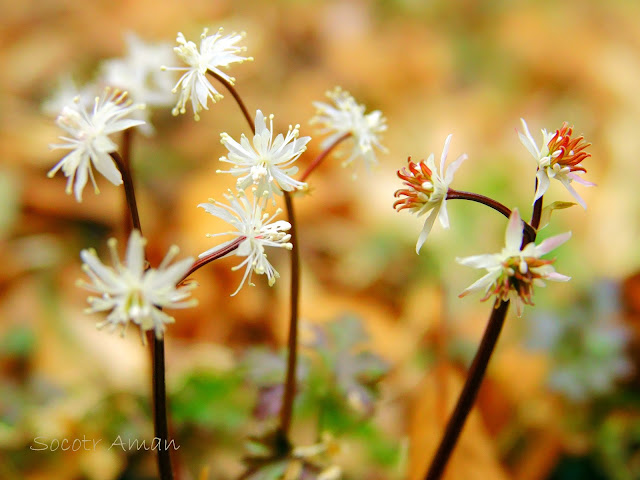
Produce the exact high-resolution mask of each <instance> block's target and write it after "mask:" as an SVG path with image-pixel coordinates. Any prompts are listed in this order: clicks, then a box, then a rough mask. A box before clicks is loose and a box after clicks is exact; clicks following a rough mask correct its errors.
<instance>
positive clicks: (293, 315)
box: [208, 70, 300, 444]
mask: <svg viewBox="0 0 640 480" xmlns="http://www.w3.org/2000/svg"><path fill="white" fill-rule="evenodd" d="M208 73H209V74H210V75H211V76H212V77H213V78H215V79H216V80H218V81H219V82H220V83H222V84H223V85H224V87H225V88H226V89H227V90H228V91H229V93H231V95H233V98H234V99H235V100H236V103H237V104H238V106H239V107H240V110H242V114H243V115H244V117H245V119H246V120H247V123H248V124H249V127H250V128H251V131H252V132H253V133H254V134H255V133H256V126H255V123H254V122H253V117H252V116H251V115H250V114H249V111H248V110H247V107H246V106H245V104H244V102H243V101H242V98H241V97H240V95H239V94H238V92H237V91H236V89H235V88H234V86H233V85H231V83H229V82H228V81H227V80H225V79H224V78H222V77H221V76H220V75H218V74H217V73H215V72H212V71H211V70H208ZM283 193H284V200H285V203H286V206H287V216H288V218H289V223H290V224H291V230H290V231H289V232H290V234H291V243H292V244H293V249H292V251H291V312H290V317H289V339H288V341H287V350H288V357H287V373H286V378H285V386H284V396H283V400H282V408H281V410H280V427H279V429H278V435H279V436H280V437H281V440H282V441H283V442H286V443H287V444H289V442H288V436H289V429H290V428H291V416H292V414H293V400H294V397H295V390H296V368H297V362H298V304H299V296H300V254H299V250H300V246H299V245H298V234H297V229H296V220H295V213H294V210H293V199H292V197H291V194H290V193H289V192H283Z"/></svg>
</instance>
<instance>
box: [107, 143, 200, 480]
mask: <svg viewBox="0 0 640 480" xmlns="http://www.w3.org/2000/svg"><path fill="white" fill-rule="evenodd" d="M131 140H132V138H131V136H128V135H126V136H125V137H124V138H123V153H124V154H125V155H126V160H125V159H123V158H122V157H120V155H119V154H118V153H117V152H113V153H111V157H112V158H113V160H114V162H115V164H116V165H117V167H118V169H119V170H120V173H121V174H122V178H123V183H124V190H125V197H126V204H127V206H128V208H129V217H130V219H131V227H130V229H129V232H128V233H129V235H131V234H132V232H133V231H138V232H140V234H142V228H141V226H140V215H139V213H138V205H137V202H136V196H135V189H134V186H133V177H132V174H131V168H130V162H131V157H130V153H131ZM185 263H186V262H185ZM190 263H193V261H192V260H190ZM185 266H187V267H188V265H185ZM184 275H186V272H185V273H183V275H182V277H181V279H180V280H177V279H175V280H176V281H175V283H174V285H177V287H176V288H177V289H180V288H183V287H182V286H180V285H179V284H180V283H182V281H183V280H184ZM177 276H178V277H180V275H177ZM194 286H195V284H194ZM159 310H160V311H161V308H159ZM146 340H147V344H148V345H149V353H150V357H151V398H152V410H153V430H154V437H155V438H158V439H159V440H160V445H169V444H170V443H169V440H170V435H169V422H168V417H167V387H166V380H165V377H166V374H165V370H166V367H165V358H164V336H162V337H160V338H158V336H157V335H155V334H154V333H153V332H151V331H147V332H146ZM157 464H158V473H159V475H160V480H173V478H174V477H173V468H172V462H171V451H170V450H169V449H168V448H159V449H158V452H157Z"/></svg>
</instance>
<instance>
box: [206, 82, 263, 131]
mask: <svg viewBox="0 0 640 480" xmlns="http://www.w3.org/2000/svg"><path fill="white" fill-rule="evenodd" d="M207 73H208V74H209V75H211V76H212V77H213V78H215V79H216V80H218V81H219V82H220V83H221V84H222V85H224V88H226V89H227V90H228V91H229V93H230V94H231V96H232V97H233V99H234V100H235V101H236V103H237V104H238V106H239V107H240V110H241V111H242V115H244V118H245V119H246V120H247V123H248V124H249V128H251V131H252V132H253V133H255V131H256V125H255V123H254V122H253V117H252V116H251V114H250V113H249V110H248V109H247V106H246V105H245V104H244V101H243V100H242V97H241V96H240V94H239V93H238V90H236V88H235V87H234V86H233V83H232V82H231V81H230V80H227V79H226V78H225V76H222V75H221V74H219V73H217V72H214V71H213V70H207Z"/></svg>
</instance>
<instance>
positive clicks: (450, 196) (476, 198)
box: [447, 188, 536, 243]
mask: <svg viewBox="0 0 640 480" xmlns="http://www.w3.org/2000/svg"><path fill="white" fill-rule="evenodd" d="M447 200H471V201H472V202H477V203H481V204H483V205H486V206H487V207H490V208H493V209H494V210H495V211H497V212H499V213H501V214H502V215H504V216H505V217H507V218H509V217H510V216H511V209H510V208H508V207H506V206H504V205H503V204H502V203H500V202H498V201H496V200H494V199H493V198H489V197H485V196H484V195H480V194H478V193H471V192H462V191H459V190H454V189H452V188H450V189H449V191H448V192H447ZM522 223H524V236H526V237H527V238H526V240H527V241H526V243H529V242H533V241H534V240H535V239H536V230H535V228H533V227H532V226H531V225H529V224H528V223H527V222H525V221H523V222H522Z"/></svg>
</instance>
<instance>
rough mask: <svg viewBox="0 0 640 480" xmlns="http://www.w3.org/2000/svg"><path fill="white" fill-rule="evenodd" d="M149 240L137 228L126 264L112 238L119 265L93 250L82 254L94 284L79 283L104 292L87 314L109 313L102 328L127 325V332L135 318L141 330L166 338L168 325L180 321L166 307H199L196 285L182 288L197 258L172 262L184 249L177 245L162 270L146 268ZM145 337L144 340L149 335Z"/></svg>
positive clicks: (113, 255) (91, 299) (113, 256)
mask: <svg viewBox="0 0 640 480" xmlns="http://www.w3.org/2000/svg"><path fill="white" fill-rule="evenodd" d="M145 244H146V241H145V239H144V238H143V237H142V236H141V235H140V232H139V231H138V230H134V231H133V232H131V236H130V237H129V243H128V245H127V253H126V257H125V261H124V264H123V263H121V262H120V259H119V257H118V252H117V250H116V240H115V239H114V238H112V239H110V240H109V243H108V245H109V250H110V253H111V259H112V262H113V267H107V266H106V265H104V264H103V263H102V262H101V261H100V259H99V258H98V256H97V254H96V252H95V250H93V249H89V250H82V252H80V258H82V261H83V262H84V264H83V266H82V268H83V270H84V271H85V272H86V274H87V275H88V276H89V278H90V279H91V283H87V282H85V281H83V280H79V281H78V286H80V287H82V288H85V289H87V290H90V291H92V292H94V293H97V294H99V295H100V296H99V297H89V298H88V302H89V304H90V305H91V306H90V307H89V308H88V309H87V313H94V312H109V315H107V318H106V320H104V321H103V322H101V323H99V324H98V328H102V327H104V326H106V325H110V326H111V330H114V329H115V328H116V327H118V326H121V327H122V334H123V335H124V331H125V328H126V326H127V324H128V323H129V322H130V321H131V322H133V323H135V324H136V325H138V326H139V327H140V329H141V333H144V332H145V331H147V330H153V331H154V332H155V335H156V337H157V338H162V336H163V334H164V331H165V325H166V324H168V323H173V322H174V318H173V317H171V316H169V315H167V314H166V313H165V312H163V311H162V309H163V308H188V307H192V306H194V305H196V303H197V302H196V300H194V299H189V297H190V296H191V290H193V289H194V288H195V287H196V284H195V283H189V284H187V285H183V286H179V287H176V283H177V282H178V281H180V279H181V278H182V277H183V276H184V275H185V274H186V273H187V271H188V270H189V268H191V266H192V265H193V258H185V259H184V260H181V261H179V262H177V263H175V264H173V265H171V266H169V264H170V263H171V262H172V260H173V259H174V258H175V256H176V255H177V253H178V247H176V246H175V245H174V246H172V247H171V248H170V249H169V251H168V252H167V255H166V256H165V257H164V260H162V263H161V264H160V265H159V266H158V268H148V269H145V254H144V246H145ZM142 338H143V341H144V335H142Z"/></svg>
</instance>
